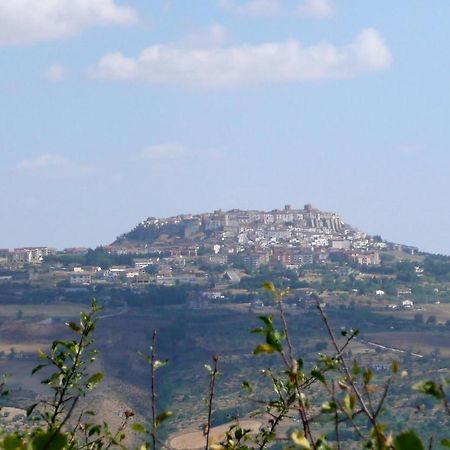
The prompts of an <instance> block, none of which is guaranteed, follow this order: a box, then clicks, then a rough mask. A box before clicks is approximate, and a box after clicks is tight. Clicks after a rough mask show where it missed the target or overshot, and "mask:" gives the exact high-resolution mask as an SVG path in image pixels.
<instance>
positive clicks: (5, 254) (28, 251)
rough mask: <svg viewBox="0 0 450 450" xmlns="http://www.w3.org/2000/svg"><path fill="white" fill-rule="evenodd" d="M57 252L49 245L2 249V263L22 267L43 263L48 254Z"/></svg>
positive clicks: (0, 253) (0, 250)
mask: <svg viewBox="0 0 450 450" xmlns="http://www.w3.org/2000/svg"><path fill="white" fill-rule="evenodd" d="M52 254H56V250H55V249H52V248H48V247H26V248H15V249H14V250H12V251H10V250H9V249H0V265H9V266H13V267H21V266H25V265H34V264H41V263H42V262H43V260H44V258H45V257H46V256H49V255H52Z"/></svg>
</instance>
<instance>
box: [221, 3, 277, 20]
mask: <svg viewBox="0 0 450 450" xmlns="http://www.w3.org/2000/svg"><path fill="white" fill-rule="evenodd" d="M219 4H220V6H221V7H222V8H223V9H225V10H227V11H232V12H235V13H238V14H249V15H253V16H263V17H272V16H276V15H278V14H279V13H280V10H281V7H280V3H279V0H250V1H248V2H246V3H244V4H238V3H236V2H235V1H234V0H220V1H219Z"/></svg>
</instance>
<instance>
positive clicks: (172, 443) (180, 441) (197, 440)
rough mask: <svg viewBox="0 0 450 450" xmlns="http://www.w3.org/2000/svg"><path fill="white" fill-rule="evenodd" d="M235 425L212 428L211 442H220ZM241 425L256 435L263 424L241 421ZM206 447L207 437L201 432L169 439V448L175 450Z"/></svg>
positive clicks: (253, 421) (192, 432)
mask: <svg viewBox="0 0 450 450" xmlns="http://www.w3.org/2000/svg"><path fill="white" fill-rule="evenodd" d="M234 423H235V422H229V423H225V424H223V425H220V426H218V427H214V428H211V433H210V439H211V442H220V441H221V440H222V439H223V437H224V436H225V433H226V432H227V431H228V429H229V428H230V426H231V425H233V424H234ZM239 425H240V426H241V428H246V429H250V430H251V431H252V432H254V433H256V432H257V431H258V430H259V428H260V426H261V422H259V421H257V420H241V421H240V422H239ZM205 445H206V437H205V436H204V434H203V433H202V432H201V431H191V432H188V433H183V434H179V435H177V436H174V437H172V438H169V447H170V448H172V449H174V450H197V449H201V448H205Z"/></svg>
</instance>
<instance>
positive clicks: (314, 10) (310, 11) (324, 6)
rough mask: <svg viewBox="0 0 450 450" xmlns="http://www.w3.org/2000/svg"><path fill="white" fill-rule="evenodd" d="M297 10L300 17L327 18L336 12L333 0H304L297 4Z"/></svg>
mask: <svg viewBox="0 0 450 450" xmlns="http://www.w3.org/2000/svg"><path fill="white" fill-rule="evenodd" d="M297 12H298V14H299V15H300V16H301V17H307V18H313V19H329V18H330V17H333V16H334V15H335V14H336V7H335V5H334V2H333V0H305V1H304V2H303V3H301V4H300V5H299V6H298V8H297Z"/></svg>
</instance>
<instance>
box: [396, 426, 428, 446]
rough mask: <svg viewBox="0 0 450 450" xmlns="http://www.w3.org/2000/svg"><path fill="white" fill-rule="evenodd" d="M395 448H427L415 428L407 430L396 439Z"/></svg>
mask: <svg viewBox="0 0 450 450" xmlns="http://www.w3.org/2000/svg"><path fill="white" fill-rule="evenodd" d="M394 448H395V450H425V447H424V446H423V444H422V441H421V440H420V439H419V437H418V436H417V434H416V432H415V431H413V430H409V431H405V432H403V433H400V434H399V435H397V436H396V437H395V439H394Z"/></svg>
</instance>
